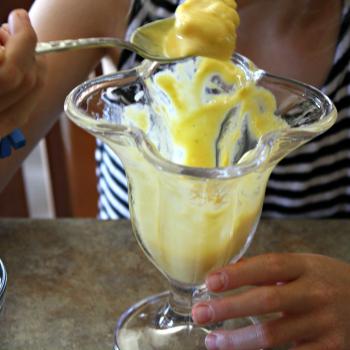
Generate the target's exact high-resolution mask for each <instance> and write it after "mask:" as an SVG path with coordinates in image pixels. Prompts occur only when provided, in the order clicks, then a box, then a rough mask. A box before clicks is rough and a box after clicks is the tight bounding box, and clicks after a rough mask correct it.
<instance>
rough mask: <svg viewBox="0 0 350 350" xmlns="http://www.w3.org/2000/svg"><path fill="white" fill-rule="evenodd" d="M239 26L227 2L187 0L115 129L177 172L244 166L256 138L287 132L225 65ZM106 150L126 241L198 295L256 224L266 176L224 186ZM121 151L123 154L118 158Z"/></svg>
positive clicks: (247, 78)
mask: <svg viewBox="0 0 350 350" xmlns="http://www.w3.org/2000/svg"><path fill="white" fill-rule="evenodd" d="M238 23H239V19H238V16H237V13H236V3H235V1H230V0H221V1H220V0H202V1H200V0H187V1H186V2H185V3H184V4H183V5H181V6H180V7H179V8H178V10H177V12H176V24H175V27H174V29H173V31H172V32H170V34H169V36H168V39H167V40H168V42H167V44H168V45H167V46H166V48H167V50H168V52H169V55H172V54H174V55H175V56H177V54H178V53H180V54H181V55H182V54H184V53H186V54H194V55H203V56H212V57H215V58H220V60H218V59H215V58H204V57H196V58H190V59H187V60H185V61H183V62H179V63H176V64H175V63H174V64H169V65H160V66H159V67H158V68H157V69H156V70H155V71H154V72H153V74H152V75H151V76H150V77H148V78H147V79H145V81H144V83H143V90H142V91H139V92H138V93H137V95H138V99H139V102H135V103H131V104H129V105H127V106H125V107H124V108H123V113H122V123H123V124H125V125H128V126H132V127H137V128H138V129H141V130H143V132H144V133H145V134H146V135H147V138H148V139H149V140H150V141H151V142H152V144H153V145H154V147H155V148H157V150H158V151H159V152H160V154H161V156H163V157H164V158H166V159H167V160H169V161H171V162H173V163H177V164H181V165H183V166H190V167H199V168H215V167H216V168H217V167H221V168H222V167H228V166H230V165H234V164H236V165H237V164H238V165H239V164H241V163H242V162H244V161H246V160H247V159H248V158H249V157H250V156H251V154H252V153H251V152H252V150H253V149H254V147H255V146H256V144H257V142H258V140H259V138H260V137H261V136H262V135H264V134H266V133H268V132H270V131H273V130H277V129H281V128H285V127H286V123H285V122H284V121H282V120H281V119H280V118H279V117H278V116H276V115H275V110H276V101H275V98H274V96H273V95H272V94H271V93H270V92H269V91H268V90H266V89H264V88H263V87H260V86H257V84H256V80H255V78H254V74H253V73H254V68H253V66H251V68H252V70H251V71H250V72H247V70H245V69H243V68H242V67H241V66H238V65H236V64H234V63H233V62H232V61H230V60H229V59H230V57H231V55H232V53H233V50H234V48H235V39H236V34H235V29H236V27H237V25H238ZM106 142H107V143H109V144H110V146H111V147H112V148H114V149H115V150H116V152H117V153H118V154H119V155H121V158H122V161H123V163H124V165H125V167H126V170H127V173H128V179H129V193H130V198H129V203H130V210H131V212H132V218H133V220H132V221H133V225H134V231H135V232H136V234H137V236H138V238H139V241H140V242H141V245H142V247H143V249H144V250H145V252H146V254H147V255H148V256H149V257H150V258H151V259H152V260H153V261H154V262H155V264H156V266H158V268H159V269H160V270H161V271H162V272H163V273H165V274H166V275H167V276H168V277H170V278H171V279H173V280H175V281H177V282H181V283H186V284H188V285H198V284H200V283H203V282H204V279H205V275H206V274H207V273H208V272H209V271H210V270H212V269H214V268H217V267H219V266H222V265H224V264H227V263H228V262H229V261H230V260H231V259H233V258H235V259H237V258H239V257H240V256H241V254H242V253H243V251H244V248H245V246H246V245H247V244H248V242H249V240H250V237H251V236H252V235H251V233H253V232H254V230H255V227H256V225H257V222H258V220H259V216H260V212H261V208H262V203H263V199H264V194H265V188H266V182H267V180H268V177H269V175H270V172H271V169H265V170H264V171H255V172H252V173H249V174H247V175H244V176H240V177H237V178H233V179H229V180H218V179H207V178H200V177H198V178H196V177H190V176H185V175H181V174H173V173H169V172H165V171H162V169H158V168H157V167H155V166H154V165H153V164H151V163H150V162H149V161H148V160H146V159H145V158H144V156H143V155H142V154H141V153H140V152H139V151H138V149H137V148H136V147H126V148H125V147H122V146H120V145H118V144H114V143H111V142H110V141H109V140H108V139H106ZM121 147H122V148H121Z"/></svg>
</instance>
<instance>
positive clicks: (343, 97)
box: [96, 0, 350, 219]
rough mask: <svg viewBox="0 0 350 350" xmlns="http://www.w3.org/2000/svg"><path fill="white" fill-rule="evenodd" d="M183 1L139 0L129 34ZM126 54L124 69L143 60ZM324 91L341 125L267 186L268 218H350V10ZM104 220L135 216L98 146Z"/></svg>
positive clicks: (288, 162)
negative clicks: (336, 112) (331, 102)
mask: <svg viewBox="0 0 350 350" xmlns="http://www.w3.org/2000/svg"><path fill="white" fill-rule="evenodd" d="M178 2H179V1H178V0H135V1H134V4H133V7H132V12H131V16H130V23H129V27H128V31H127V34H126V36H127V37H129V36H130V34H131V33H132V32H133V31H134V30H135V29H136V28H137V27H139V26H140V25H142V24H144V23H147V22H150V21H153V20H156V19H159V18H164V17H168V16H170V15H172V14H173V12H174V11H175V9H176V6H177V5H178ZM138 60H139V58H138V57H136V56H135V54H131V53H129V52H126V51H125V52H123V54H122V57H121V63H120V68H124V69H125V68H130V67H132V66H134V65H135V63H136V62H138ZM323 91H324V92H325V93H326V94H327V95H328V96H330V97H331V99H332V100H333V102H334V104H335V105H336V107H337V110H338V113H339V115H338V120H337V122H336V124H335V125H334V126H333V127H332V128H331V129H330V130H328V131H327V132H326V133H325V134H323V135H321V136H319V137H317V138H316V139H314V140H312V141H311V142H310V143H308V144H306V145H304V146H303V147H301V148H299V149H298V150H296V151H295V152H294V153H292V154H291V155H289V156H288V157H287V158H285V159H283V160H282V161H281V162H280V163H279V164H278V166H277V167H276V168H275V170H274V171H273V173H272V175H271V177H270V181H269V183H268V186H267V191H266V198H265V204H264V208H263V215H264V216H265V217H272V218H282V217H308V218H345V217H350V6H349V1H345V2H344V9H343V19H342V25H341V30H340V33H339V38H338V43H337V48H336V53H335V57H334V62H333V67H332V69H331V71H330V73H329V75H328V79H327V81H326V83H325V84H324V87H323ZM96 159H97V175H98V190H99V194H100V197H99V217H100V218H101V219H117V218H129V217H130V216H129V209H128V194H127V191H128V190H127V180H126V176H125V172H124V168H123V166H122V164H121V162H120V160H119V159H118V157H117V156H116V155H115V153H114V152H113V151H112V150H111V149H110V148H109V147H108V146H107V145H105V144H103V143H101V142H98V146H97V150H96Z"/></svg>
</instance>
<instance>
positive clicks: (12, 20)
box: [8, 9, 31, 35]
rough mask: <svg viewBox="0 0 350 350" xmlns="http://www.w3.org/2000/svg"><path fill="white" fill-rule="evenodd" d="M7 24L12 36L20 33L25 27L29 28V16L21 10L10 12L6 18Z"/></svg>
mask: <svg viewBox="0 0 350 350" xmlns="http://www.w3.org/2000/svg"><path fill="white" fill-rule="evenodd" d="M8 24H9V30H10V33H11V34H12V35H13V34H17V33H19V32H21V31H22V30H24V29H25V28H27V27H31V24H30V19H29V15H28V13H27V11H26V10H23V9H19V10H14V11H12V12H11V13H10V15H9V18H8Z"/></svg>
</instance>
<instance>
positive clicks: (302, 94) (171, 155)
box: [65, 54, 337, 350]
mask: <svg viewBox="0 0 350 350" xmlns="http://www.w3.org/2000/svg"><path fill="white" fill-rule="evenodd" d="M233 61H234V63H235V64H236V65H237V67H239V68H240V69H241V72H242V73H243V74H244V75H245V81H246V82H250V83H251V82H254V84H255V85H256V86H259V87H261V88H264V90H266V91H268V92H269V93H270V94H271V95H273V96H274V99H275V100H276V105H275V107H276V109H275V112H274V114H275V116H276V118H278V119H280V120H281V121H283V127H279V128H277V129H276V130H269V131H268V132H266V133H262V134H261V135H259V137H252V134H251V133H250V132H248V131H247V129H246V124H244V123H243V122H242V123H241V124H237V123H236V124H235V120H236V119H235V118H236V117H237V108H238V107H237V106H235V107H234V108H232V109H231V110H230V111H229V113H228V115H227V117H226V118H225V121H224V122H223V125H221V129H220V133H219V136H218V139H217V140H216V143H215V147H216V149H215V157H216V158H217V159H218V161H217V165H216V166H215V167H208V168H203V167H190V166H184V165H182V164H181V156H182V153H181V150H179V148H178V147H177V146H176V140H174V139H172V138H171V135H170V133H169V128H168V127H167V125H166V123H165V122H164V118H163V117H164V116H163V115H162V114H167V113H169V111H167V110H166V109H167V106H168V107H169V108H170V109H171V106H169V101H168V100H167V98H166V96H164V95H163V94H162V93H161V92H160V91H159V89H157V84H156V79H155V77H156V76H157V74H161V73H162V72H164V71H165V70H168V71H169V70H170V71H171V70H173V69H175V68H176V69H177V68H178V67H179V65H184V67H185V68H184V70H183V71H184V72H186V74H187V75H188V78H189V79H188V81H191V74H193V72H195V71H196V65H197V63H198V62H199V58H190V59H187V60H184V61H183V62H177V63H174V64H159V63H157V62H150V61H144V62H143V63H142V64H141V65H140V66H138V67H136V68H134V69H131V70H127V71H121V72H119V73H115V74H112V75H106V76H101V77H98V78H96V79H93V80H89V81H86V82H84V83H83V84H81V85H80V86H78V87H76V88H75V89H74V90H73V91H72V92H71V93H70V94H69V96H68V97H67V100H66V104H65V109H66V113H67V114H68V116H69V117H70V118H71V119H72V121H73V122H75V123H76V124H77V125H79V126H80V127H82V128H83V129H85V130H86V131H88V132H89V133H91V134H92V135H94V136H96V137H97V138H99V139H101V140H102V141H103V142H105V143H106V144H107V145H108V146H109V147H110V148H111V149H113V150H114V151H115V152H116V154H117V155H118V156H119V158H120V159H121V161H122V163H123V165H124V167H125V169H126V173H127V177H128V188H129V206H130V213H131V221H132V226H133V232H134V234H135V237H136V239H137V241H138V243H139V245H140V246H141V248H142V250H143V252H144V253H145V254H146V256H147V257H148V258H149V259H150V261H151V262H152V263H153V264H154V265H155V266H156V267H157V268H158V270H159V271H160V272H161V273H162V274H163V275H164V276H165V277H166V278H167V280H168V281H169V285H170V291H167V292H163V293H161V294H158V295H154V296H151V297H149V298H147V299H145V300H142V301H140V302H138V303H137V304H135V305H133V306H132V307H130V308H129V309H128V310H127V311H125V313H124V314H123V315H122V316H121V318H120V319H119V321H118V324H117V329H116V333H115V349H119V350H126V349H127V350H133V349H142V350H151V349H164V350H165V349H166V350H170V349H186V350H190V349H205V346H204V338H205V336H206V334H207V333H208V332H210V331H211V330H213V329H216V328H234V327H240V326H243V325H245V324H247V323H251V322H255V320H254V319H253V318H250V319H243V320H230V321H226V322H224V323H221V324H213V325H210V326H206V327H202V326H196V325H195V324H194V323H193V321H192V318H191V307H192V305H193V304H194V303H195V302H197V301H199V300H203V299H207V298H210V297H213V296H209V295H208V293H207V291H206V288H205V286H204V281H205V276H206V275H207V273H208V272H210V271H211V270H213V269H216V268H219V267H221V266H224V265H225V264H227V263H234V262H236V261H237V260H239V259H240V258H241V257H242V256H243V254H244V253H245V251H246V250H247V248H248V247H249V244H250V243H251V241H252V238H253V235H254V233H255V230H256V227H257V225H258V222H259V218H260V214H261V209H262V206H263V201H264V195H265V188H266V184H267V181H268V178H269V175H270V173H271V171H272V170H273V168H274V166H275V165H276V164H277V163H278V161H279V160H281V159H282V158H283V157H285V156H286V155H287V154H288V153H290V152H291V151H293V150H295V149H296V148H297V147H299V146H301V145H302V144H304V143H305V142H307V141H309V140H311V139H312V138H314V137H315V136H317V135H319V134H320V133H322V132H324V131H325V130H327V129H328V128H330V127H331V126H332V124H333V123H334V122H335V119H336V114H337V113H336V110H335V107H334V105H333V104H332V103H331V101H330V100H329V99H328V97H326V96H325V95H324V94H323V93H322V92H320V91H319V90H317V89H315V88H313V87H311V86H308V85H305V84H303V83H300V82H296V81H292V80H289V79H285V78H281V77H277V76H274V75H271V74H269V73H267V72H265V71H262V70H260V69H257V68H255V67H254V66H253V64H252V63H251V62H250V61H249V60H247V59H246V58H245V57H243V56H241V55H238V54H236V55H235V56H234V57H233ZM186 67H190V69H189V70H187V68H186ZM213 84H214V86H213ZM209 85H210V89H204V90H205V91H206V93H207V95H208V96H209V97H208V96H206V98H209V99H210V98H215V96H217V95H220V94H231V93H233V92H234V90H235V88H236V87H234V86H227V84H225V83H224V82H223V81H221V80H220V78H218V77H217V76H214V77H212V79H210V84H209ZM210 95H214V96H211V97H210ZM145 111H146V112H147V113H146V117H145V118H144V119H142V118H141V117H140V116H141V115H142V113H144V112H145ZM133 118H134V119H133ZM140 118H141V119H142V120H141V119H140ZM132 119H133V121H132ZM136 119H137V120H136ZM135 120H136V121H135ZM145 124H147V125H146V126H145ZM140 125H143V126H145V127H143V128H142V129H143V130H141V128H140V127H138V126H140ZM233 125H235V128H236V129H237V128H238V129H239V137H238V139H237V142H235V143H234V144H232V146H233V147H231V148H229V149H225V150H224V149H223V147H222V145H223V144H225V143H226V144H229V145H230V144H231V143H230V136H231V133H232V130H233ZM145 130H146V131H145ZM227 140H229V141H227ZM223 153H225V154H226V156H225V159H229V160H230V161H229V164H228V165H226V166H221V163H220V161H219V159H220V157H221V158H222V157H223ZM227 153H229V154H228V155H227ZM140 287H142V286H140Z"/></svg>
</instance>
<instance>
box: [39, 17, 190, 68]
mask: <svg viewBox="0 0 350 350" xmlns="http://www.w3.org/2000/svg"><path fill="white" fill-rule="evenodd" d="M174 21H175V20H174V18H173V17H171V18H167V19H163V20H159V21H154V22H151V23H149V24H146V25H144V26H142V27H140V28H139V29H137V30H136V31H135V32H134V33H133V35H132V37H131V41H130V42H129V41H124V40H121V39H118V38H108V37H107V38H82V39H73V40H58V41H49V42H41V43H38V44H37V46H36V49H35V51H36V53H37V54H45V53H49V52H58V51H71V50H80V49H89V48H97V47H106V48H107V47H119V48H123V49H127V50H130V51H133V52H135V53H137V54H138V55H140V56H142V57H143V58H147V59H150V60H153V61H159V62H170V61H177V60H180V59H183V58H185V57H176V58H169V57H167V56H166V54H165V53H164V48H163V42H164V39H165V37H166V34H167V33H168V32H169V30H170V29H171V28H172V27H173V26H174Z"/></svg>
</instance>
